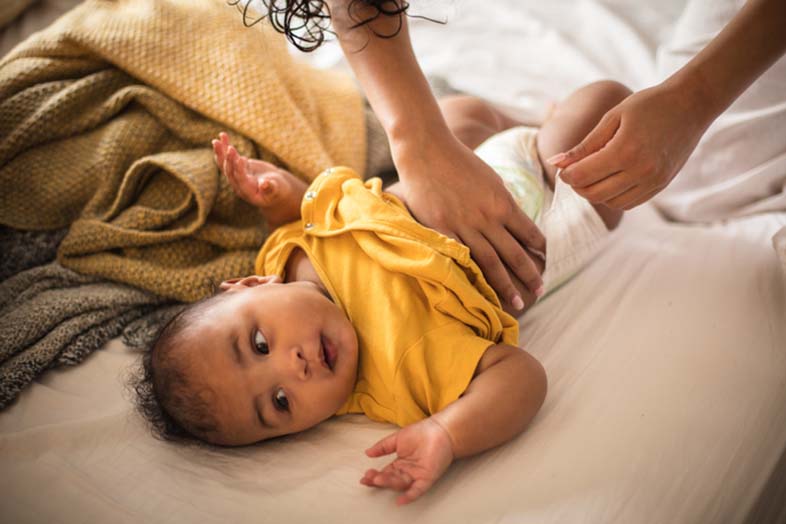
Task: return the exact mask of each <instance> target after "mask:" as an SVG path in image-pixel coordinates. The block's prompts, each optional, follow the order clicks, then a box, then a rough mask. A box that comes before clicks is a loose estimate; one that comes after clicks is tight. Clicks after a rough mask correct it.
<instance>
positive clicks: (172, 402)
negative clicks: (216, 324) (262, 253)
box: [129, 293, 226, 444]
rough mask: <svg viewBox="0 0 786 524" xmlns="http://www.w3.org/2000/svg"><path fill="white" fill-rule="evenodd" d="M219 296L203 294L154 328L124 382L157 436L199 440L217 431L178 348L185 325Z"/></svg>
mask: <svg viewBox="0 0 786 524" xmlns="http://www.w3.org/2000/svg"><path fill="white" fill-rule="evenodd" d="M224 296H226V294H225V293H218V294H216V295H212V296H209V297H207V298H204V299H202V300H199V301H197V302H194V303H193V304H189V305H188V306H186V307H184V308H183V309H182V310H181V311H179V312H178V313H176V314H175V315H174V316H173V317H172V318H171V319H170V320H169V322H167V323H166V324H165V325H164V326H163V327H162V328H161V330H160V331H159V332H158V334H157V336H156V338H155V340H154V341H153V343H152V345H151V348H150V350H149V351H147V352H146V353H145V354H144V355H143V356H142V359H141V362H140V367H139V369H138V370H137V371H136V373H135V374H134V375H133V376H132V377H131V378H130V380H129V387H130V388H131V390H132V391H133V393H135V399H134V400H135V403H136V408H137V410H138V411H139V413H140V414H141V415H142V416H143V417H144V419H145V420H146V421H147V423H148V425H149V426H150V429H151V431H152V433H153V435H154V436H155V437H157V438H160V439H162V440H166V441H172V442H179V443H183V444H204V440H205V439H206V435H208V434H210V433H212V432H215V431H217V430H218V422H217V420H216V418H215V416H214V415H213V414H212V412H211V407H210V405H211V403H210V396H211V392H210V391H207V390H205V389H204V388H201V387H200V386H199V385H198V384H194V383H193V381H192V380H190V378H189V376H188V367H189V360H188V354H187V352H186V353H184V351H182V350H183V349H184V347H183V346H184V343H186V340H185V333H186V329H187V328H188V327H189V326H191V325H192V323H193V322H196V321H198V320H199V319H201V318H203V316H204V314H205V313H207V311H209V309H210V308H211V307H212V306H213V305H214V304H215V303H216V301H217V300H220V299H221V297H224Z"/></svg>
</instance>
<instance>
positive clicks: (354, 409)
mask: <svg viewBox="0 0 786 524" xmlns="http://www.w3.org/2000/svg"><path fill="white" fill-rule="evenodd" d="M301 217H302V219H301V220H300V221H298V222H293V223H290V224H287V225H286V226H284V227H281V228H279V229H277V230H276V231H274V232H273V234H271V235H270V237H269V238H268V239H267V241H266V242H265V244H264V246H262V249H261V250H260V252H259V255H258V257H257V260H256V272H257V274H260V275H274V274H277V275H281V276H282V277H283V276H284V275H283V273H284V268H285V265H286V261H287V259H288V257H289V255H290V253H291V252H292V249H293V248H294V247H295V246H300V247H301V248H302V249H303V250H304V252H305V253H306V255H307V256H308V258H309V260H310V261H311V263H312V264H313V265H314V268H315V270H316V272H317V273H318V274H319V277H320V278H321V279H322V282H323V283H324V284H325V287H327V289H328V291H329V293H330V295H331V297H332V298H333V300H334V301H335V303H336V304H337V305H338V306H339V307H340V308H341V309H342V310H343V311H344V312H345V313H346V315H347V317H348V318H349V320H350V322H351V323H352V325H353V326H354V327H355V331H356V332H357V335H358V343H359V356H358V377H357V382H356V384H355V389H354V391H353V393H352V394H351V396H350V398H349V399H348V400H347V402H346V403H345V404H344V406H343V407H342V408H341V409H340V410H339V411H338V413H337V414H339V415H341V414H345V413H365V414H366V415H367V416H368V417H369V418H371V419H373V420H377V421H384V422H392V423H394V424H397V425H399V426H406V425H408V424H412V423H413V422H417V421H418V420H421V419H423V418H426V417H428V416H429V415H431V414H433V413H436V412H437V411H439V410H441V409H442V408H444V407H445V406H447V405H448V404H450V403H451V402H453V401H454V400H456V399H457V398H458V397H459V396H460V395H461V394H462V393H463V392H464V390H465V389H466V388H467V386H468V385H469V383H470V381H471V380H472V375H473V373H474V371H475V368H476V366H477V364H478V361H479V360H480V357H481V356H482V355H483V353H484V352H485V350H486V349H487V348H488V347H489V346H491V345H492V344H495V343H506V344H511V345H517V344H518V323H517V322H516V320H515V319H514V318H513V317H512V316H510V315H508V314H507V313H505V312H504V311H503V310H502V308H501V306H500V303H499V300H498V298H497V296H496V294H495V293H494V291H493V290H492V288H491V287H490V286H489V285H488V283H487V282H486V280H485V279H484V278H483V275H482V273H481V271H480V269H479V268H478V266H477V265H476V264H475V262H473V261H472V259H471V258H470V254H469V249H468V248H467V247H466V246H464V245H462V244H460V243H458V242H456V241H454V240H452V239H450V238H448V237H446V236H444V235H442V234H440V233H438V232H436V231H434V230H433V229H429V228H426V227H424V226H422V225H420V224H419V223H418V222H417V221H416V220H415V219H414V218H413V217H412V216H411V215H410V214H409V212H408V211H407V209H406V207H405V206H404V205H403V204H402V203H401V201H400V200H399V199H397V198H396V197H395V196H393V195H389V194H387V193H383V192H382V181H381V180H380V179H378V178H374V179H371V180H369V181H367V182H365V183H364V182H363V181H362V180H361V179H360V178H359V177H358V176H357V174H356V173H355V172H354V171H352V170H351V169H349V168H346V167H336V168H332V169H328V170H327V171H325V172H324V173H322V174H321V175H320V176H318V177H317V178H316V179H315V180H314V182H313V183H312V184H311V186H310V187H309V188H308V191H307V192H306V194H305V196H304V198H303V203H302V205H301Z"/></svg>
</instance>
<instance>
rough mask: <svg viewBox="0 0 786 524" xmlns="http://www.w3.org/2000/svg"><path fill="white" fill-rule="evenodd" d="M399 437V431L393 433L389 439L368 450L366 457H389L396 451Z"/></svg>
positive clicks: (384, 439)
mask: <svg viewBox="0 0 786 524" xmlns="http://www.w3.org/2000/svg"><path fill="white" fill-rule="evenodd" d="M397 437H398V431H396V432H395V433H391V434H390V435H388V436H387V437H385V438H383V439H381V440H379V441H378V442H377V443H376V444H374V445H372V446H371V447H370V448H368V449H367V450H366V455H368V456H369V457H381V456H383V455H389V454H390V453H393V452H394V451H396V439H397Z"/></svg>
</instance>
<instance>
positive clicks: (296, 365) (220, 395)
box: [187, 277, 358, 445]
mask: <svg viewBox="0 0 786 524" xmlns="http://www.w3.org/2000/svg"><path fill="white" fill-rule="evenodd" d="M249 278H252V277H249ZM243 280H244V281H247V280H248V279H243ZM224 293H229V294H231V295H232V296H229V297H226V298H225V299H224V300H221V301H219V302H218V303H217V304H215V305H214V306H212V307H211V308H210V309H208V310H207V312H206V313H205V316H204V317H203V318H201V319H199V320H197V321H196V323H195V326H194V328H193V329H189V335H188V338H187V344H189V346H190V348H189V349H188V351H189V355H191V357H190V358H189V360H190V362H189V368H188V374H189V375H190V376H192V377H193V378H195V379H197V380H198V381H199V383H202V384H205V385H206V386H207V388H208V389H209V390H212V392H213V395H210V396H209V397H208V398H209V399H210V400H209V403H210V405H211V408H212V409H213V412H214V415H215V416H216V419H217V420H218V422H219V430H218V431H217V432H216V433H214V434H211V435H208V440H210V441H211V442H213V443H216V444H224V445H241V444H250V443H253V442H257V441H260V440H264V439H268V438H271V437H276V436H280V435H285V434H287V433H295V432H298V431H302V430H305V429H307V428H310V427H312V426H314V425H316V424H319V423H320V422H322V421H323V420H325V419H327V418H329V417H330V416H332V415H333V414H335V412H336V411H337V410H338V409H339V408H340V407H341V406H342V405H343V404H344V402H345V401H346V400H347V398H348V397H349V395H350V393H351V392H352V389H353V388H354V385H355V379H356V375H357V359H358V343H357V335H356V334H355V330H354V328H353V327H352V324H351V323H350V322H349V320H348V319H347V317H346V316H345V315H344V313H343V312H342V311H341V309H340V308H339V307H338V306H337V305H336V304H334V303H333V302H332V301H331V300H330V299H329V298H328V297H327V296H326V295H325V294H324V293H323V292H322V290H321V289H320V288H318V287H317V286H316V285H315V284H314V283H312V282H289V283H282V282H281V281H280V280H278V279H276V280H275V281H273V282H264V283H262V282H259V283H257V284H254V283H253V282H252V283H251V284H247V285H243V282H241V283H239V284H234V285H233V286H231V287H230V288H229V289H228V290H227V291H224Z"/></svg>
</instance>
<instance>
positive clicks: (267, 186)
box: [213, 133, 308, 229]
mask: <svg viewBox="0 0 786 524" xmlns="http://www.w3.org/2000/svg"><path fill="white" fill-rule="evenodd" d="M213 153H214V156H215V160H216V164H217V165H218V168H219V170H221V172H222V173H223V174H224V176H226V177H227V180H228V181H229V185H230V186H231V187H232V189H233V190H234V192H235V194H237V196H239V197H240V198H242V199H243V200H245V201H246V202H248V203H249V204H251V205H252V206H255V207H257V208H258V209H259V211H260V213H262V216H264V217H265V220H267V223H268V225H269V226H270V228H271V229H275V228H276V227H278V226H281V225H284V224H286V223H288V222H292V221H294V220H297V219H298V218H300V202H301V200H302V199H303V194H304V193H305V192H306V188H307V187H308V186H307V184H306V183H305V182H304V181H302V180H300V179H299V178H297V177H296V176H295V175H293V174H292V173H290V172H289V171H286V170H284V169H281V168H280V167H277V166H275V165H273V164H271V163H270V162H265V161H262V160H255V159H253V158H248V157H245V156H241V155H240V154H239V153H238V152H237V149H235V147H234V146H232V145H231V144H230V143H229V136H228V135H227V134H226V133H221V134H219V139H218V140H213Z"/></svg>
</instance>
